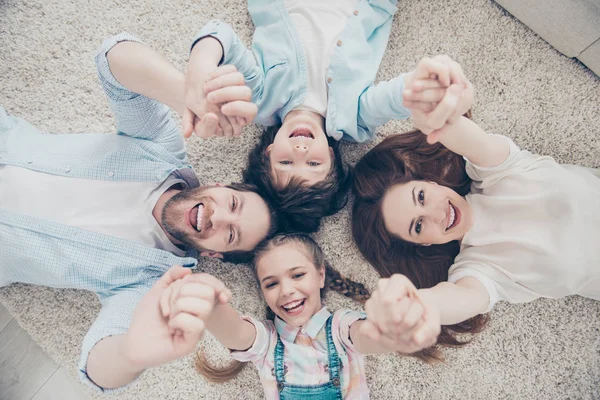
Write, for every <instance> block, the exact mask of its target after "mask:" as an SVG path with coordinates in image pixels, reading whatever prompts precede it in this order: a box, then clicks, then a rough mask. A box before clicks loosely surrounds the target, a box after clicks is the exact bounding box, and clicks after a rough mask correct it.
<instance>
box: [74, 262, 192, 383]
mask: <svg viewBox="0 0 600 400" xmlns="http://www.w3.org/2000/svg"><path fill="white" fill-rule="evenodd" d="M189 273H191V271H190V270H189V269H187V268H182V267H174V268H171V269H169V270H168V271H167V272H166V273H165V274H164V275H163V276H162V277H161V278H160V279H159V280H158V281H157V282H156V283H155V284H154V286H152V288H151V289H150V290H149V291H148V292H147V293H146V294H145V295H144V296H143V297H142V293H143V288H140V290H136V289H135V288H131V289H130V290H126V291H121V292H120V293H117V294H115V295H113V296H111V297H109V298H107V299H105V301H103V307H102V311H101V313H100V315H99V316H98V319H97V320H96V322H95V323H94V326H93V327H92V329H90V332H89V333H88V335H87V336H86V338H85V340H84V345H83V347H84V349H83V357H82V363H81V366H80V370H81V373H82V374H84V376H87V377H88V378H89V379H90V380H91V381H92V382H94V383H95V384H96V385H97V386H99V387H100V388H102V389H112V388H118V387H120V386H123V385H126V384H128V383H130V382H131V381H133V380H134V379H135V378H136V377H138V376H139V375H140V374H141V373H142V372H143V371H144V370H145V369H146V368H150V367H155V366H158V365H161V364H165V363H167V362H170V361H173V360H175V359H177V358H179V357H183V356H185V355H187V354H189V353H191V352H192V351H193V349H194V348H195V346H196V343H197V342H198V340H199V339H200V337H201V335H202V332H201V331H200V332H198V331H195V332H192V331H191V330H188V331H186V332H185V334H184V335H180V336H174V335H171V332H170V330H169V326H168V325H167V320H166V319H165V318H164V317H163V316H162V315H161V314H160V310H159V300H160V298H161V296H162V294H163V293H164V291H165V290H166V288H167V287H168V286H169V285H170V284H171V283H172V282H173V281H175V280H178V279H181V278H183V277H184V276H185V275H187V274H189ZM146 290H147V289H146ZM140 298H141V300H140ZM138 301H139V303H137V302H138ZM136 303H137V304H136ZM134 308H135V310H134ZM132 310H133V313H132ZM182 319H188V320H190V319H192V320H193V317H192V316H191V315H186V314H185V313H183V314H182V315H181V316H180V320H182ZM130 320H131V323H130V324H129V321H130ZM192 322H193V321H192ZM88 348H91V351H90V350H88ZM88 351H89V355H88V353H87V352H88Z"/></svg>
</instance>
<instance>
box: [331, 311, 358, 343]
mask: <svg viewBox="0 0 600 400" xmlns="http://www.w3.org/2000/svg"><path fill="white" fill-rule="evenodd" d="M363 319H367V314H365V313H364V312H362V311H351V310H342V311H337V312H336V313H335V314H334V316H333V321H332V327H331V330H332V331H333V332H335V331H336V330H337V331H338V332H339V334H340V343H341V344H342V346H344V348H345V349H346V351H350V352H353V353H358V350H356V348H355V347H354V343H352V340H351V339H350V328H351V327H352V324H354V323H355V322H356V321H358V320H363ZM336 326H337V327H336ZM336 328H337V329H336Z"/></svg>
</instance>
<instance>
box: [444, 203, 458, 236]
mask: <svg viewBox="0 0 600 400" xmlns="http://www.w3.org/2000/svg"><path fill="white" fill-rule="evenodd" d="M460 215H461V213H460V210H459V209H458V208H456V207H455V206H454V205H453V204H452V203H451V202H450V201H448V218H447V220H446V221H447V224H446V231H449V230H450V229H452V228H454V227H455V226H457V225H458V223H459V222H460Z"/></svg>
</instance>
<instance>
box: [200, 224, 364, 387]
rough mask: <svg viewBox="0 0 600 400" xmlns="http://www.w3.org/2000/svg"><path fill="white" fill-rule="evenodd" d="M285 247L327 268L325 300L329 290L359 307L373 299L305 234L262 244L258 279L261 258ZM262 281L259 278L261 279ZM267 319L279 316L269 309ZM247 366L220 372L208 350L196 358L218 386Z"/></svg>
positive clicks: (242, 364)
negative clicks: (212, 363) (297, 249)
mask: <svg viewBox="0 0 600 400" xmlns="http://www.w3.org/2000/svg"><path fill="white" fill-rule="evenodd" d="M285 244H294V245H296V246H299V247H300V248H301V249H302V250H304V251H306V253H307V255H308V256H309V257H310V259H311V261H312V263H313V265H314V266H315V267H316V268H317V269H319V270H320V269H321V268H325V287H324V288H323V289H321V299H322V300H323V299H324V298H325V295H326V293H327V290H328V289H329V290H334V291H336V292H338V293H340V294H342V295H344V296H346V297H349V298H351V299H352V300H355V301H357V302H359V303H364V302H365V301H367V299H368V298H369V296H370V293H369V291H368V290H367V288H365V286H364V285H363V284H362V283H359V282H355V281H353V280H351V279H348V278H346V277H344V276H343V275H342V274H340V273H339V271H338V270H336V269H334V268H333V267H331V265H329V263H328V262H327V260H326V259H325V254H324V253H323V251H322V250H321V248H320V247H319V245H318V244H317V243H316V242H315V241H314V240H313V239H312V238H311V237H310V236H308V235H305V234H301V233H288V234H280V235H277V236H275V237H273V238H272V239H270V240H267V241H266V242H264V243H263V244H261V245H260V246H259V247H258V248H257V249H256V251H255V254H254V260H253V262H252V269H253V271H254V274H255V277H256V266H257V264H258V262H259V261H260V258H261V257H262V256H263V255H264V254H265V253H267V252H268V251H269V250H271V249H273V248H275V247H278V246H282V245H285ZM257 281H258V277H257ZM267 319H270V320H274V319H275V313H273V311H272V310H271V309H270V308H269V307H267ZM245 366H246V363H245V362H239V361H233V362H231V363H230V364H229V365H226V366H225V367H222V368H218V367H214V366H212V365H210V363H209V362H208V360H207V359H206V355H205V354H204V349H200V350H199V351H198V353H197V355H196V369H197V370H198V372H200V373H201V374H202V375H204V377H205V378H206V379H207V380H208V381H210V382H215V383H224V382H227V381H229V380H231V379H233V378H235V377H236V376H237V375H238V374H239V373H240V372H241V371H242V369H243V368H244V367H245Z"/></svg>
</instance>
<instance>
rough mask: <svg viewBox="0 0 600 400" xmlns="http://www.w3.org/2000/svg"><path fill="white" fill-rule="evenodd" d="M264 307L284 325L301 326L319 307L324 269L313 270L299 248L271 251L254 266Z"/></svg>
mask: <svg viewBox="0 0 600 400" xmlns="http://www.w3.org/2000/svg"><path fill="white" fill-rule="evenodd" d="M256 275H257V277H258V281H259V283H260V288H261V290H262V292H263V295H264V297H265V301H266V302H267V305H268V306H269V308H270V309H271V310H273V312H274V313H275V314H276V315H277V316H278V317H279V318H281V319H282V320H284V321H285V322H286V323H287V324H288V325H291V326H294V327H300V326H304V325H305V324H306V323H307V322H308V321H309V320H310V319H311V318H312V316H313V315H315V314H316V313H317V312H318V311H319V310H320V309H321V308H322V305H321V289H322V288H323V287H324V286H325V270H324V268H322V267H321V268H317V267H316V266H315V265H314V264H313V262H312V260H310V259H309V257H308V256H307V254H306V251H303V249H301V248H300V246H299V245H297V244H293V243H288V244H283V245H280V246H277V247H274V248H272V249H271V250H269V251H268V252H267V253H265V254H264V255H262V256H261V257H260V258H259V260H258V262H257V265H256Z"/></svg>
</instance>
